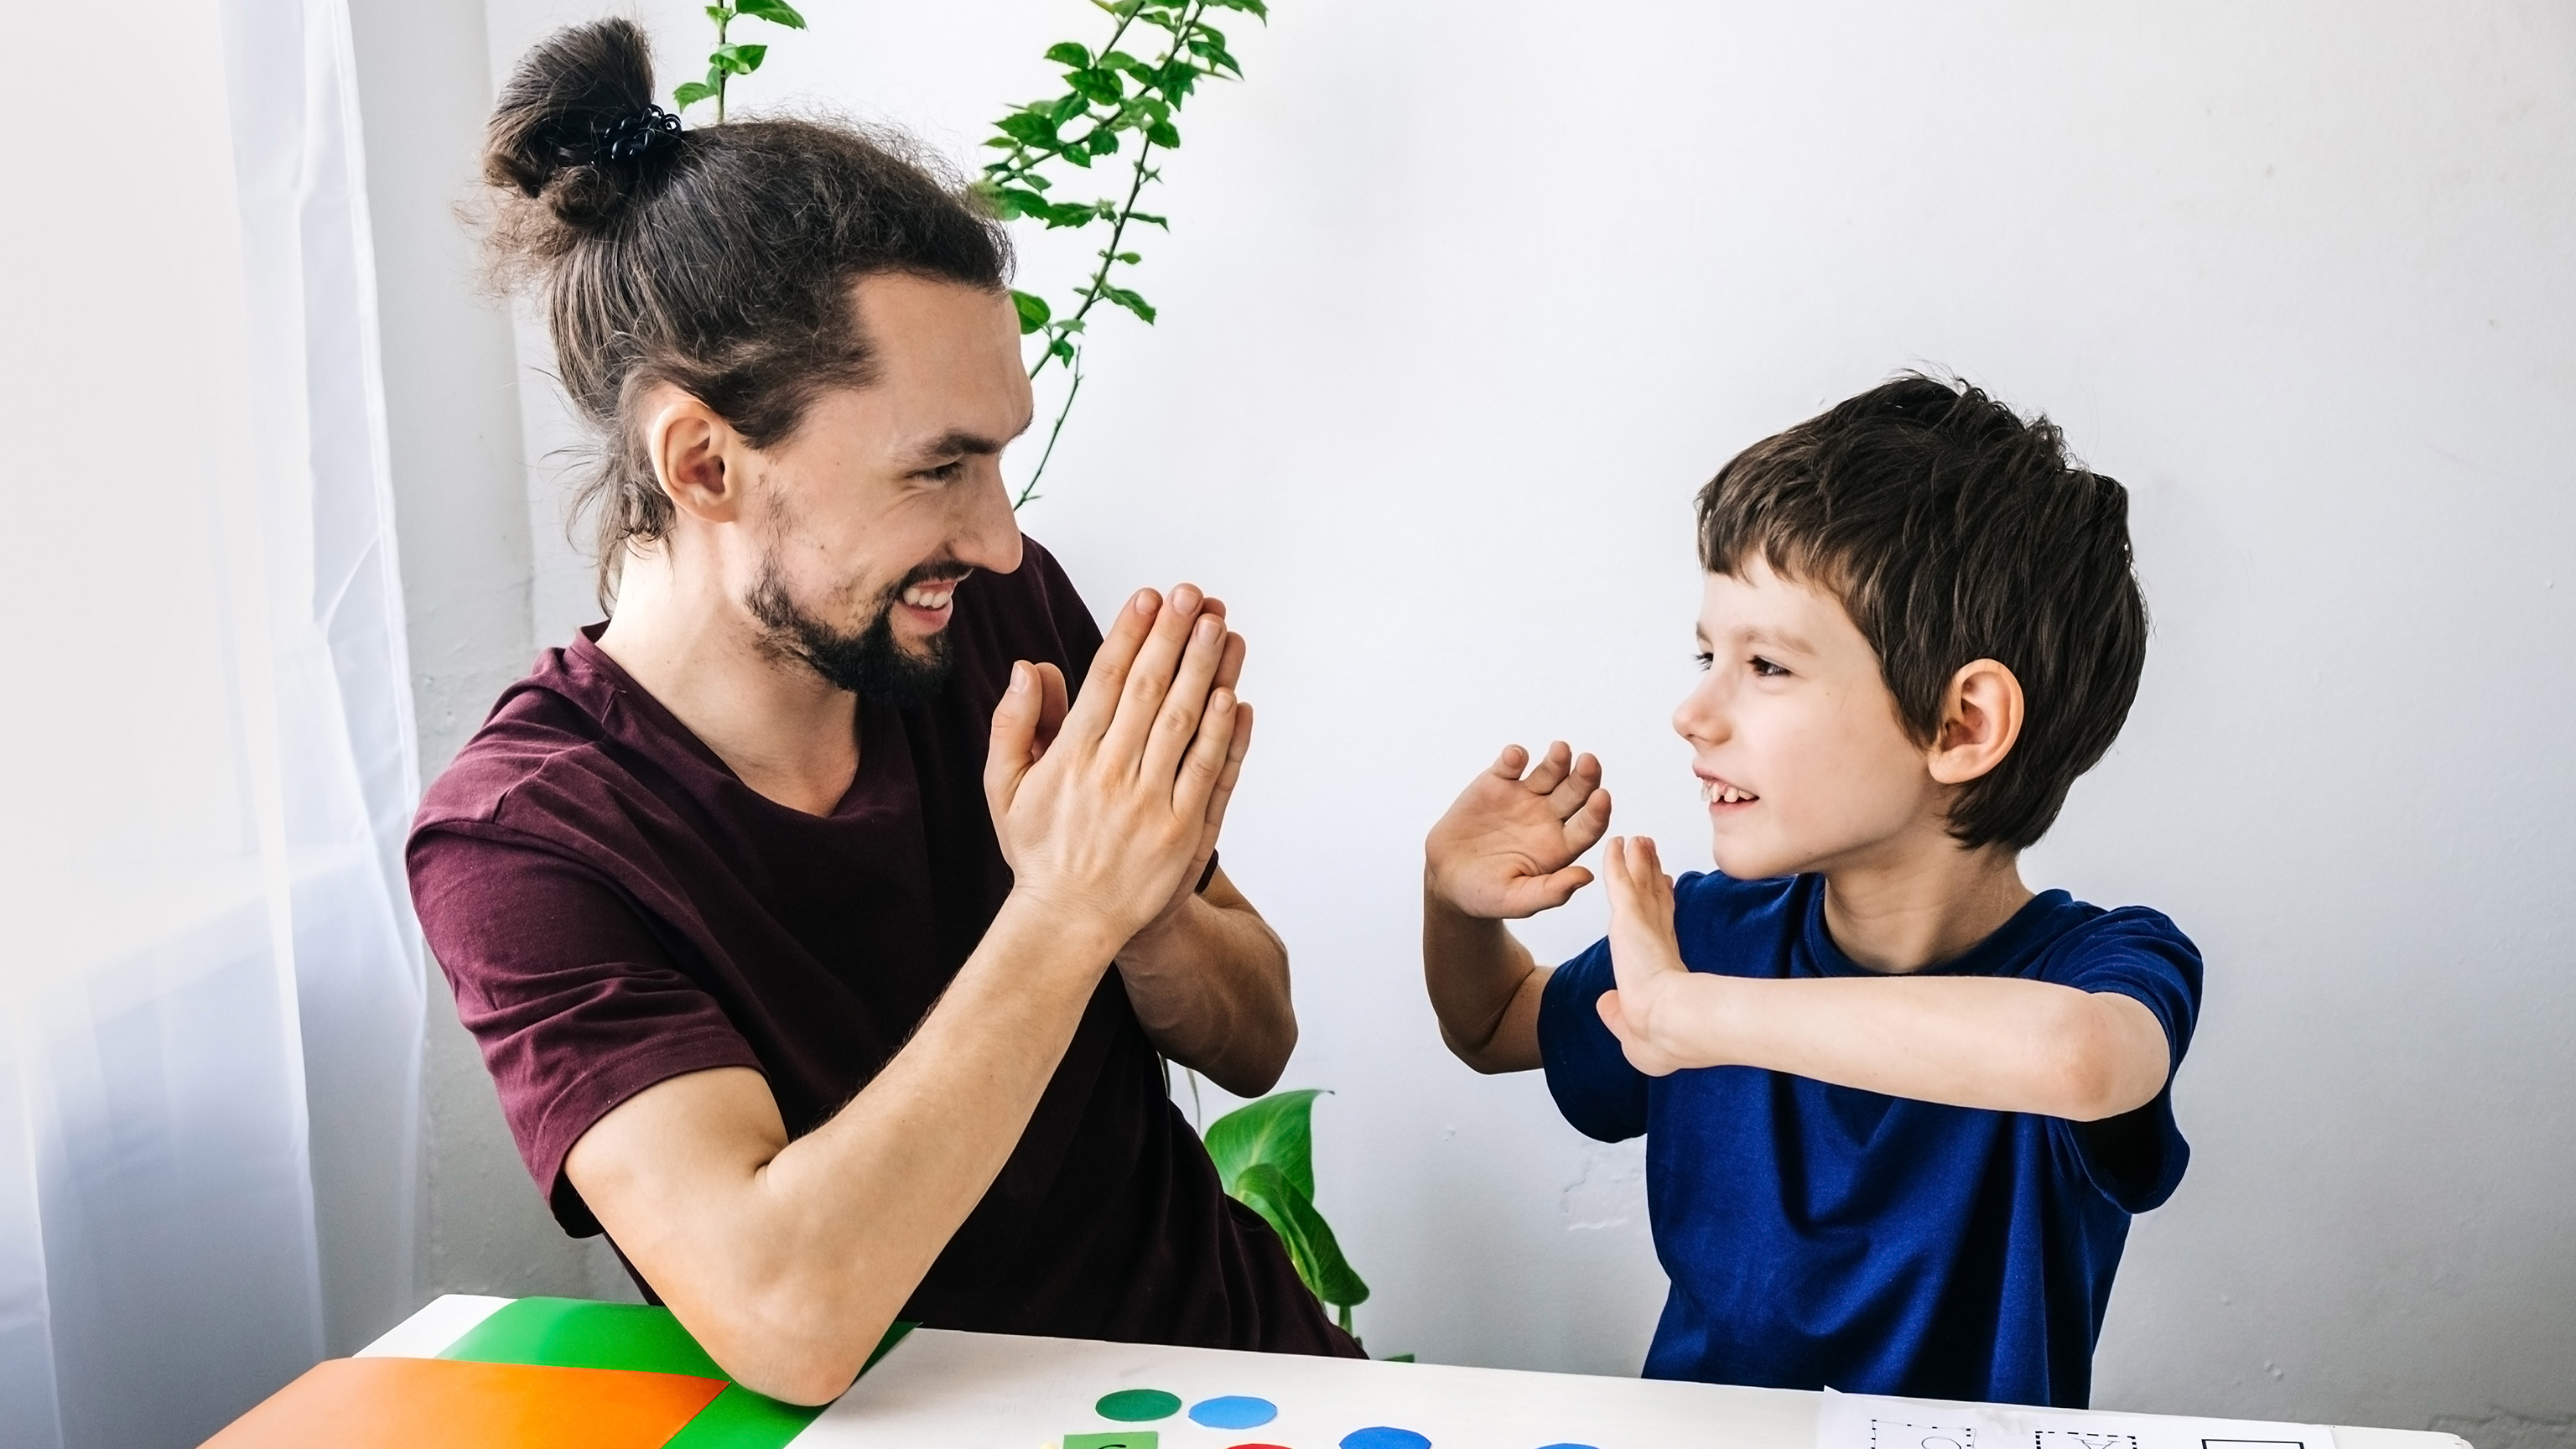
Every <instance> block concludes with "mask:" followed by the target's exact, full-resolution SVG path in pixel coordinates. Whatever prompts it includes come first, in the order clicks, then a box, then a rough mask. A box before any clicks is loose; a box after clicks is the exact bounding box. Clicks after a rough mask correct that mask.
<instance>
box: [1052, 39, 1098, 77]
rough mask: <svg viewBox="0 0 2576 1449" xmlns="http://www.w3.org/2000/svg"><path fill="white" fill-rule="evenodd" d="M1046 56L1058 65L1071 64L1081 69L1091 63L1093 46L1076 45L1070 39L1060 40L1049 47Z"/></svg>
mask: <svg viewBox="0 0 2576 1449" xmlns="http://www.w3.org/2000/svg"><path fill="white" fill-rule="evenodd" d="M1046 58H1047V59H1049V60H1051V61H1054V62H1055V63H1056V64H1058V65H1069V66H1072V67H1073V68H1074V69H1076V70H1081V69H1083V68H1085V67H1087V66H1089V65H1090V64H1091V47H1089V46H1087V45H1076V44H1074V43H1073V42H1072V41H1070V40H1066V41H1059V42H1057V43H1056V44H1054V45H1050V46H1048V47H1047V53H1046Z"/></svg>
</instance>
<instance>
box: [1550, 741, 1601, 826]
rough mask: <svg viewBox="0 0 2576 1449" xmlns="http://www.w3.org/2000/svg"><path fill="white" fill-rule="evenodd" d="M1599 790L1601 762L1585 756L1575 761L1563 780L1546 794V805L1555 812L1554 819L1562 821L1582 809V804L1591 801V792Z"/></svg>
mask: <svg viewBox="0 0 2576 1449" xmlns="http://www.w3.org/2000/svg"><path fill="white" fill-rule="evenodd" d="M1600 788H1601V762H1600V761H1599V760H1596V759H1594V758H1592V757H1591V756H1590V755H1585V756H1584V757H1582V758H1581V759H1579V760H1576V761H1575V762H1574V768H1573V769H1572V770H1569V771H1567V772H1566V776H1565V779H1564V780H1563V781H1561V782H1560V783H1559V784H1558V785H1557V787H1556V788H1555V789H1553V790H1550V791H1549V792H1548V795H1547V803H1548V804H1549V806H1550V807H1552V808H1553V809H1554V810H1555V811H1556V818H1558V819H1559V820H1563V819H1566V818H1568V817H1569V816H1571V815H1573V814H1574V812H1575V811H1577V810H1580V809H1582V808H1583V802H1585V801H1586V800H1589V799H1591V798H1592V792H1593V791H1595V790H1598V789H1600Z"/></svg>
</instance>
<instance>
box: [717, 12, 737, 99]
mask: <svg viewBox="0 0 2576 1449" xmlns="http://www.w3.org/2000/svg"><path fill="white" fill-rule="evenodd" d="M732 20H733V8H732V7H731V6H724V7H721V8H719V9H718V10H717V11H716V49H718V50H722V49H724V48H725V26H726V25H728V24H730V23H731V22H732ZM731 79H733V72H732V71H729V70H727V69H725V68H724V65H723V63H722V62H718V63H717V65H716V124H717V125H719V126H721V125H723V124H724V96H725V82H727V81H729V80H731Z"/></svg>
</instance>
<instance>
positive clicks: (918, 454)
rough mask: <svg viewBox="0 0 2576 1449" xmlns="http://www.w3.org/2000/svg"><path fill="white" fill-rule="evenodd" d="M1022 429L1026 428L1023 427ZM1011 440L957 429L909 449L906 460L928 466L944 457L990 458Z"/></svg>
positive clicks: (905, 456) (905, 454)
mask: <svg viewBox="0 0 2576 1449" xmlns="http://www.w3.org/2000/svg"><path fill="white" fill-rule="evenodd" d="M1022 431H1026V429H1025V428H1023V429H1022ZM1009 441H1010V440H1009V439H1008V438H1002V439H998V440H997V439H993V438H988V437H986V436H984V435H983V434H982V433H970V432H966V431H964V430H963V429H955V430H951V431H949V432H945V433H942V434H940V435H939V436H938V437H936V438H933V439H931V440H930V441H928V442H926V443H922V444H920V445H918V446H916V447H913V448H911V449H908V450H907V451H906V452H905V453H904V461H905V462H907V463H910V464H914V465H916V466H923V467H926V466H928V465H930V464H933V463H936V462H939V461H940V460H941V459H943V458H958V457H965V458H989V457H991V456H993V455H994V454H996V453H999V452H1000V451H1002V445H1003V444H1004V443H1007V442H1009Z"/></svg>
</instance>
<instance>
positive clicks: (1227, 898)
mask: <svg viewBox="0 0 2576 1449" xmlns="http://www.w3.org/2000/svg"><path fill="white" fill-rule="evenodd" d="M1118 974H1119V975H1120V977H1121V978H1122V979H1123V980H1124V981H1125V982H1126V985H1127V999H1128V1002H1129V1003H1130V1004H1131V1005H1133V1006H1134V1007H1135V1009H1136V1018H1137V1020H1138V1021H1139V1022H1141V1023H1142V1024H1143V1026H1144V1028H1145V1034H1146V1035H1147V1036H1148V1037H1151V1038H1152V1039H1153V1042H1154V1045H1155V1046H1156V1047H1157V1048H1159V1049H1160V1050H1161V1051H1162V1053H1163V1055H1165V1056H1167V1057H1170V1058H1171V1059H1172V1060H1173V1061H1176V1062H1179V1063H1180V1064H1181V1065H1183V1066H1185V1067H1190V1068H1193V1069H1195V1070H1197V1071H1199V1072H1202V1073H1205V1074H1206V1076H1207V1078H1208V1080H1210V1081H1212V1082H1214V1083H1216V1084H1217V1085H1218V1086H1220V1087H1223V1088H1225V1089H1226V1090H1227V1091H1229V1092H1232V1093H1234V1094H1235V1095H1236V1096H1238V1097H1258V1096H1260V1095H1261V1094H1262V1093H1264V1092H1267V1091H1269V1090H1270V1089H1271V1087H1273V1086H1274V1085H1276V1084H1277V1083H1278V1081H1279V1074H1280V1073H1281V1072H1283V1071H1285V1070H1287V1067H1288V1057H1289V1054H1290V1053H1291V1052H1293V1051H1295V1050H1296V1047H1297V1011H1296V1007H1295V1004H1294V1003H1293V1001H1292V999H1291V998H1290V995H1289V989H1288V949H1287V947H1286V946H1284V945H1282V944H1281V943H1280V940H1279V936H1278V933H1277V932H1274V931H1272V930H1271V929H1270V926H1269V923H1267V922H1265V921H1263V920H1262V919H1261V914H1260V912H1258V911H1256V910H1254V909H1253V908H1252V903H1251V902H1250V901H1248V900H1245V899H1244V898H1243V896H1242V894H1241V893H1240V892H1238V891H1236V890H1235V888H1234V886H1233V883H1232V882H1230V881H1228V880H1227V879H1226V878H1225V875H1224V873H1223V872H1222V871H1220V872H1219V873H1218V874H1217V875H1216V876H1215V877H1214V878H1213V879H1212V880H1210V882H1209V883H1208V889H1207V890H1206V891H1205V892H1204V893H1202V894H1198V895H1194V896H1192V897H1191V898H1190V899H1189V900H1187V901H1185V902H1183V903H1182V906H1181V908H1180V909H1179V910H1177V911H1174V912H1173V913H1172V914H1171V916H1170V917H1169V918H1168V919H1167V920H1165V921H1162V922H1159V923H1157V925H1156V926H1155V927H1154V928H1153V929H1152V930H1149V931H1147V932H1144V933H1141V934H1139V935H1138V936H1137V937H1136V938H1135V939H1134V940H1132V941H1130V942H1128V943H1127V945H1126V946H1125V947H1124V948H1122V949H1121V950H1120V951H1119V953H1118Z"/></svg>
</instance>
